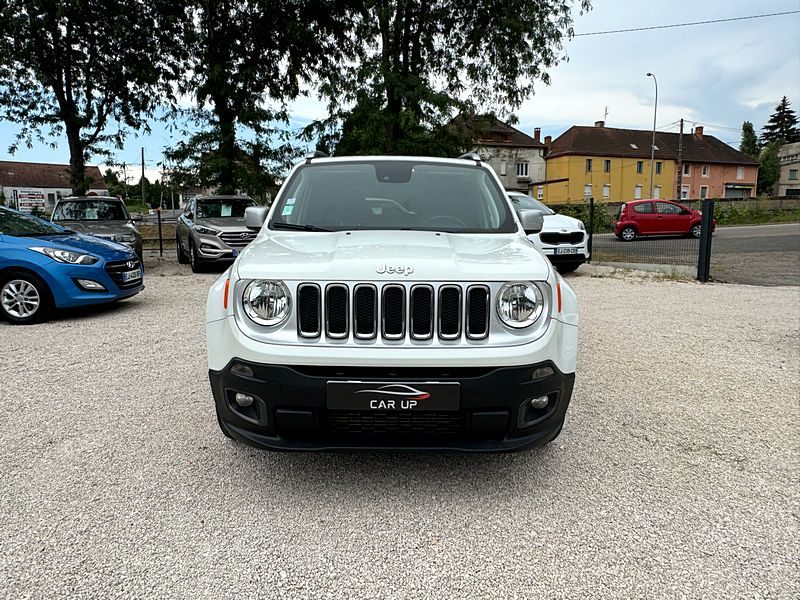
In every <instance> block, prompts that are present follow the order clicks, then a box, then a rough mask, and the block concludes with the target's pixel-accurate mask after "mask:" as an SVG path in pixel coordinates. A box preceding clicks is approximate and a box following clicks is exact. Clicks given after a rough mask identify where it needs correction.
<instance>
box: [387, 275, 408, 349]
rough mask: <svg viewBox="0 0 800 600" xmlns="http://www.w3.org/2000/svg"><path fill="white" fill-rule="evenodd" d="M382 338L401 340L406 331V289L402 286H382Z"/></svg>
mask: <svg viewBox="0 0 800 600" xmlns="http://www.w3.org/2000/svg"><path fill="white" fill-rule="evenodd" d="M381 312H382V314H383V337H385V338H386V339H387V340H400V339H403V336H404V335H405V330H406V289H405V288H404V287H403V286H402V285H385V286H383V302H382V306H381Z"/></svg>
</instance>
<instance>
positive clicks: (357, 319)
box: [353, 284, 378, 339]
mask: <svg viewBox="0 0 800 600" xmlns="http://www.w3.org/2000/svg"><path fill="white" fill-rule="evenodd" d="M353 332H354V333H355V336H356V337H357V338H359V339H370V338H374V337H375V336H376V335H377V334H378V289H377V288H376V287H375V286H374V285H369V284H360V285H357V286H356V287H355V290H354V291H353Z"/></svg>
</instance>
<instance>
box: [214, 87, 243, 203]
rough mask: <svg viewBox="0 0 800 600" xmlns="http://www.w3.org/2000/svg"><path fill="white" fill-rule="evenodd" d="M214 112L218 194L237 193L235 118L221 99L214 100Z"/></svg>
mask: <svg viewBox="0 0 800 600" xmlns="http://www.w3.org/2000/svg"><path fill="white" fill-rule="evenodd" d="M214 110H215V112H216V113H217V120H218V123H219V150H218V152H219V156H217V165H218V167H219V190H218V193H220V194H236V193H238V191H239V190H238V185H237V177H236V158H237V156H236V117H235V116H234V114H233V111H231V110H229V109H228V107H227V104H226V103H225V100H224V99H223V98H216V99H215V100H214Z"/></svg>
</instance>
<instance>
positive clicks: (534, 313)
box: [497, 282, 544, 329]
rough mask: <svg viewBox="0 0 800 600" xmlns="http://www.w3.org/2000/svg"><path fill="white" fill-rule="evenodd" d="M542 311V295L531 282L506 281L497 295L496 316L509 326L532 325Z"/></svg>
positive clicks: (519, 327)
mask: <svg viewBox="0 0 800 600" xmlns="http://www.w3.org/2000/svg"><path fill="white" fill-rule="evenodd" d="M543 311H544V297H543V296H542V292H541V291H540V290H539V288H538V287H536V286H535V285H534V284H532V283H527V282H515V283H507V284H505V285H504V286H503V287H502V288H501V289H500V293H499V294H498V295H497V316H498V317H499V318H500V320H501V321H502V322H503V323H505V324H506V325H508V326H509V327H514V328H516V329H521V328H523V327H528V326H529V325H533V324H534V323H535V322H536V321H537V319H538V318H539V317H540V316H541V314H542V312H543Z"/></svg>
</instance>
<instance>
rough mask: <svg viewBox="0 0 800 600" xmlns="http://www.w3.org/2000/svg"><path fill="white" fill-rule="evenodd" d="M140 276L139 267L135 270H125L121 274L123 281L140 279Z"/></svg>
mask: <svg viewBox="0 0 800 600" xmlns="http://www.w3.org/2000/svg"><path fill="white" fill-rule="evenodd" d="M141 278H142V270H141V269H136V270H135V271H126V272H125V273H123V274H122V281H123V282H128V281H134V280H136V279H141Z"/></svg>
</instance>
